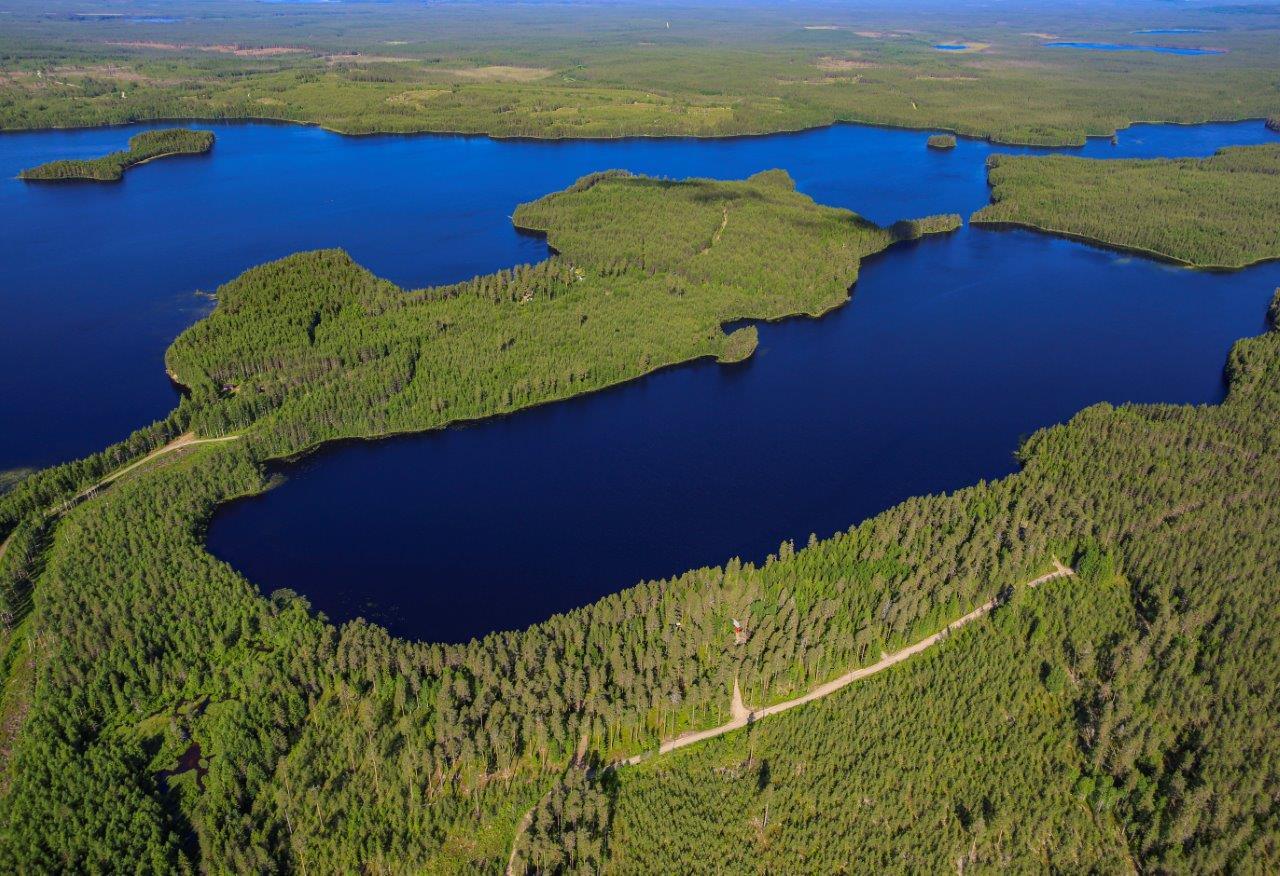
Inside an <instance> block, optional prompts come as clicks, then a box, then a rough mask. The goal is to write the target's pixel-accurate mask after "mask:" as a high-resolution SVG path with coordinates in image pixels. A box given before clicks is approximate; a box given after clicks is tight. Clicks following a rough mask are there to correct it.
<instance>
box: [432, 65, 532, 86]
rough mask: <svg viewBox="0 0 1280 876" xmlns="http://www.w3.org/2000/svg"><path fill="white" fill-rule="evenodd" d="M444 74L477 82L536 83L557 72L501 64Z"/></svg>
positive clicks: (451, 71) (449, 71)
mask: <svg viewBox="0 0 1280 876" xmlns="http://www.w3.org/2000/svg"><path fill="white" fill-rule="evenodd" d="M442 72H447V73H450V74H452V75H454V76H461V77H462V78H463V79H473V80H475V81H477V82H534V81H536V80H538V79H546V78H547V77H548V76H550V75H551V74H552V73H554V72H555V71H554V70H548V69H547V68H545V67H507V66H505V65H501V64H499V65H495V66H492V67H472V68H469V69H466V70H447V71H442Z"/></svg>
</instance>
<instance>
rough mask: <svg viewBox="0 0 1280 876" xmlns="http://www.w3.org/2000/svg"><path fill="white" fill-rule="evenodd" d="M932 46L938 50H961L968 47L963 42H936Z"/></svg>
mask: <svg viewBox="0 0 1280 876" xmlns="http://www.w3.org/2000/svg"><path fill="white" fill-rule="evenodd" d="M934 48H935V49H937V50H938V51H939V52H963V51H964V50H965V49H967V48H969V47H968V46H967V45H965V44H964V43H937V44H935V45H934Z"/></svg>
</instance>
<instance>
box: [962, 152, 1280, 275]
mask: <svg viewBox="0 0 1280 876" xmlns="http://www.w3.org/2000/svg"><path fill="white" fill-rule="evenodd" d="M988 176H989V179H990V183H991V204H990V205H989V206H986V207H983V208H982V209H981V210H979V211H978V212H976V213H974V214H973V217H972V220H971V221H972V222H973V223H975V224H978V225H990V226H1000V225H1013V226H1022V227H1027V228H1034V229H1037V230H1039V231H1046V232H1048V233H1051V234H1061V235H1064V236H1068V237H1075V238H1080V239H1084V240H1088V241H1093V242H1096V243H1101V244H1104V245H1106V246H1113V247H1118V248H1121V249H1132V250H1136V251H1139V252H1143V253H1147V254H1150V255H1156V256H1159V257H1162V258H1166V259H1170V260H1173V261H1178V262H1182V263H1183V264H1187V265H1194V266H1197V267H1207V268H1215V267H1216V268H1240V267H1244V266H1246V265H1250V264H1253V263H1255V262H1260V261H1266V260H1269V259H1275V258H1280V144H1277V145H1266V146H1248V147H1238V148H1232V149H1223V150H1221V151H1219V152H1218V153H1217V154H1215V155H1213V156H1211V157H1209V158H1203V159H1194V158H1179V159H1156V160H1150V161H1146V160H1139V161H1102V160H1094V159H1087V158H1071V157H1067V156H1061V155H1049V156H1036V157H1030V156H1016V157H1015V156H1008V155H994V156H992V157H991V158H990V159H989V161H988Z"/></svg>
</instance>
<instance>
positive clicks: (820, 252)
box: [168, 171, 959, 454]
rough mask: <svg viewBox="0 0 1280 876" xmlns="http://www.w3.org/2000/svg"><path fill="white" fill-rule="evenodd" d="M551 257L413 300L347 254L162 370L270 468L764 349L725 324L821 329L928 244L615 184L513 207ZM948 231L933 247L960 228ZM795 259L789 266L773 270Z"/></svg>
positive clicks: (685, 186) (212, 329) (208, 418)
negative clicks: (906, 246) (899, 260)
mask: <svg viewBox="0 0 1280 876" xmlns="http://www.w3.org/2000/svg"><path fill="white" fill-rule="evenodd" d="M515 220H516V222H517V223H518V224H520V225H522V226H524V227H529V228H536V229H538V230H541V231H546V232H547V234H548V239H549V242H550V243H551V245H552V247H553V248H554V249H555V250H556V251H557V252H558V253H559V255H557V256H555V257H553V258H551V259H548V260H547V261H545V262H542V263H540V264H538V265H533V266H522V267H518V268H515V269H514V270H509V271H501V272H499V273H498V274H494V275H489V276H485V277H478V278H476V279H474V280H471V281H468V282H465V283H460V284H456V285H453V286H447V287H440V288H435V289H426V290H420V291H417V292H411V293H407V294H406V293H404V292H402V291H401V290H400V289H398V288H396V287H395V286H393V285H392V284H390V283H387V282H385V281H382V280H379V279H377V278H375V277H374V276H372V275H371V274H369V273H368V272H367V271H365V270H364V269H362V268H360V267H359V266H357V265H355V264H354V263H353V262H352V261H351V260H350V258H348V256H347V255H346V254H345V253H342V252H339V251H323V252H313V253H304V254H301V255H296V256H291V257H289V258H287V259H283V260H281V261H279V262H275V263H272V264H269V265H265V266H263V267H260V268H257V269H255V270H252V271H250V272H248V273H246V274H245V275H244V276H242V277H240V278H239V279H237V280H235V281H234V282H232V283H229V284H227V285H226V286H224V287H223V288H222V289H221V290H220V292H219V304H218V307H217V309H216V310H215V311H214V313H213V314H212V316H210V317H209V318H208V319H206V320H204V321H202V322H200V323H199V324H197V325H195V326H194V327H192V328H191V329H190V330H188V331H187V332H185V333H184V334H183V335H182V336H181V337H180V338H179V339H178V340H177V342H176V343H175V344H174V345H173V347H172V349H171V350H170V352H169V355H168V365H169V369H170V371H171V372H172V373H173V374H174V375H175V376H176V377H177V379H178V380H180V381H181V382H182V383H184V384H185V385H187V386H188V387H190V388H191V391H192V400H193V402H194V404H195V405H196V406H198V407H199V408H200V410H199V412H198V413H196V414H195V415H194V417H193V423H194V425H195V426H196V428H197V429H198V430H199V431H201V432H202V433H213V434H219V433H223V432H235V431H241V430H244V429H246V428H249V427H250V426H251V425H252V426H253V429H254V435H255V437H257V438H260V440H261V441H262V442H263V446H264V447H266V448H268V449H269V451H270V453H271V454H286V453H296V452H298V451H299V450H301V449H303V448H306V447H308V446H310V445H313V444H316V443H318V442H320V441H323V440H327V439H331V438H339V437H351V436H363V435H377V434H386V433H389V432H399V431H408V430H421V429H430V428H436V427H439V426H443V425H445V424H446V423H449V422H455V421H457V420H465V419H475V418H477V417H483V416H490V415H493V414H499V413H506V412H510V411H514V410H517V409H519V408H523V407H527V406H529V405H532V404H539V403H542V402H547V401H552V400H555V399H560V398H566V397H568V396H572V395H576V394H579V393H583V392H588V391H591V390H594V389H599V388H602V387H605V386H609V385H611V384H615V383H619V382H621V381H624V380H629V379H632V378H635V377H639V376H640V375H642V374H645V373H648V372H650V371H653V370H655V369H658V368H662V367H665V366H668V365H673V364H676V363H679V362H687V361H689V360H691V359H696V358H699V357H703V356H711V357H717V358H723V359H725V360H726V361H736V360H738V359H741V358H743V357H745V356H746V355H749V353H750V352H751V351H752V350H753V349H754V347H755V345H754V342H753V340H752V337H753V336H752V335H751V334H750V333H745V334H741V335H738V336H737V337H736V338H733V339H730V338H729V337H728V336H727V335H726V334H725V332H724V331H723V330H722V329H721V326H722V324H724V323H726V322H729V321H732V320H737V319H742V318H751V319H777V318H780V317H783V316H789V315H792V314H797V313H807V314H811V315H817V314H820V313H823V312H824V311H827V310H829V309H831V308H833V307H836V306H838V305H840V304H842V303H844V302H845V301H847V300H848V296H849V292H848V290H849V287H850V286H851V285H852V283H853V282H854V280H855V279H856V278H857V272H858V263H859V260H860V259H861V258H862V257H864V256H866V255H869V254H871V253H874V252H878V251H880V250H882V249H884V248H885V247H886V246H889V245H890V244H891V243H893V242H894V241H895V240H897V239H900V238H904V237H911V236H916V234H918V233H928V232H930V231H932V230H934V227H933V226H932V225H930V226H914V225H904V226H902V227H901V228H899V227H898V226H895V227H894V228H893V229H883V228H880V227H878V226H876V225H873V224H871V223H869V222H866V221H864V220H862V219H859V218H858V217H857V216H855V215H854V214H852V213H850V212H848V211H846V210H836V209H832V208H828V207H819V206H817V205H815V204H814V203H813V202H812V201H811V200H810V199H809V198H807V197H805V196H802V195H799V194H797V193H796V192H795V189H794V184H793V183H792V182H791V179H790V178H789V177H788V176H787V175H786V174H784V173H781V172H779V171H772V172H769V173H762V174H757V175H756V176H754V177H752V178H751V179H749V180H747V181H745V182H711V181H707V180H689V181H685V182H672V181H664V180H653V179H647V178H640V177H631V176H628V175H625V174H618V173H611V174H605V175H597V176H593V177H588V178H586V179H584V180H582V181H579V183H578V184H577V185H575V186H574V187H573V188H572V189H570V190H569V191H567V192H565V193H562V194H557V195H551V196H549V197H547V198H544V199H542V200H540V201H537V202H535V203H532V204H526V205H523V206H521V207H520V208H519V209H518V210H517V211H516V213H515ZM958 221H959V220H958V218H957V217H948V218H946V219H945V221H942V222H941V224H940V225H939V226H938V230H948V229H949V228H951V227H954V225H955V224H958ZM784 249H785V251H786V252H787V254H788V255H787V258H786V259H785V260H783V259H771V258H767V257H765V254H767V253H770V252H779V251H782V250H784Z"/></svg>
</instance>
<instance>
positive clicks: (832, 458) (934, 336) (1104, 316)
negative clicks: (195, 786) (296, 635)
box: [0, 122, 1280, 640]
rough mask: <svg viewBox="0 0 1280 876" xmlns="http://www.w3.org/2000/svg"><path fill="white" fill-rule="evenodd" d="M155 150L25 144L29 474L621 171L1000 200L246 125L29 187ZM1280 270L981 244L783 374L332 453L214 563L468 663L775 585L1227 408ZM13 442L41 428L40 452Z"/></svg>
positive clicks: (771, 360)
mask: <svg viewBox="0 0 1280 876" xmlns="http://www.w3.org/2000/svg"><path fill="white" fill-rule="evenodd" d="M148 127H158V126H155V125H152V126H132V127H127V128H115V129H96V130H89V131H66V132H39V133H25V134H4V135H0V177H3V178H2V179H0V227H2V228H3V234H0V259H3V261H4V264H5V265H6V270H5V272H4V274H3V277H2V278H0V421H2V422H3V423H4V424H5V426H6V428H4V429H0V468H7V467H10V466H15V465H20V464H35V465H43V464H47V463H49V462H52V461H56V460H58V459H62V458H67V457H70V456H73V455H76V454H81V453H86V452H91V451H93V450H95V449H98V448H99V447H101V446H103V445H105V444H107V443H108V442H110V441H112V440H117V439H118V438H120V437H123V436H124V435H125V434H127V433H128V432H129V430H131V429H132V428H135V427H136V426H138V425H140V424H142V423H145V422H149V421H150V420H152V419H155V418H156V417H160V416H163V415H164V414H165V412H167V411H168V410H169V408H170V407H171V406H172V405H173V403H174V402H175V400H176V396H175V394H174V391H173V389H172V388H171V387H170V386H169V385H168V383H167V381H166V379H165V377H164V374H163V370H162V356H163V351H164V348H165V347H166V346H167V344H168V343H169V342H170V341H171V340H172V338H173V336H174V335H175V334H176V333H177V332H178V331H180V330H181V329H182V328H183V327H184V326H186V325H188V324H189V323H190V322H192V321H193V320H195V319H197V318H199V317H200V316H201V315H202V314H204V313H206V312H207V311H208V309H209V307H210V306H211V305H210V302H209V301H208V300H207V299H205V298H202V297H199V296H196V295H195V294H193V293H194V291H195V290H197V289H205V290H212V289H213V288H215V287H216V286H217V285H218V284H219V283H221V282H224V281H226V280H228V279H231V278H232V277H234V276H235V275H236V274H238V273H239V272H240V271H242V270H244V269H245V268H248V267H251V266H253V265H255V264H258V263H261V262H263V261H266V260H269V259H272V258H277V257H279V256H283V255H286V254H288V253H290V252H294V251H297V250H300V249H306V248H314V247H319V246H344V247H346V248H347V249H348V250H349V251H350V252H351V253H352V255H353V256H354V257H355V258H356V259H357V260H358V261H360V262H361V263H362V264H364V265H366V266H367V267H369V268H370V269H371V270H373V271H374V272H376V273H378V274H380V275H382V276H386V277H388V278H389V279H391V280H393V281H395V282H397V283H400V284H402V285H411V286H420V285H425V284H434V283H442V282H449V281H453V280H458V279H461V278H465V277H468V276H471V275H474V274H476V273H483V272H488V271H493V270H496V269H498V268H502V267H506V266H510V265H512V264H517V263H520V262H531V261H537V260H540V259H542V258H545V257H546V255H547V248H546V245H545V243H544V242H543V241H542V240H540V239H538V238H536V237H530V236H528V235H521V234H517V233H516V232H515V231H514V230H513V229H512V227H511V224H510V219H509V218H508V217H509V215H510V213H511V211H512V209H513V207H514V206H515V205H516V204H517V203H519V202H521V201H525V200H529V199H532V198H535V197H538V196H540V195H542V194H545V193H547V192H549V191H554V190H557V189H560V188H563V187H564V186H566V185H568V184H569V183H571V182H572V181H573V180H575V179H576V178H578V177H579V176H581V175H582V174H584V173H587V172H590V171H594V170H600V169H603V168H610V167H623V168H628V169H630V170H633V171H636V172H640V173H648V174H655V175H666V176H671V177H687V176H711V177H717V178H741V177H745V176H747V175H749V174H751V173H754V172H756V171H759V170H763V169H766V168H771V167H781V168H784V169H786V170H788V171H789V172H790V173H791V174H792V176H793V177H794V178H795V179H796V180H797V183H798V185H799V188H800V190H801V191H803V192H805V193H806V194H809V195H811V196H813V197H814V198H815V199H817V200H818V201H819V202H821V203H825V204H832V205H836V206H843V207H849V208H851V209H854V210H856V211H858V212H860V213H862V214H863V215H865V216H867V217H869V218H871V219H873V220H875V221H877V222H890V221H893V220H895V219H898V218H902V217H909V216H922V215H926V214H930V213H937V212H959V213H963V214H966V215H967V214H968V213H969V212H971V211H972V210H974V209H976V208H978V207H980V206H981V205H982V204H984V203H986V201H987V199H988V189H987V185H986V175H985V168H984V162H985V160H986V158H987V156H989V155H990V154H992V153H993V152H1017V153H1042V152H1045V151H1049V150H1034V149H1016V148H1008V147H993V146H991V145H990V144H987V143H985V142H982V141H976V140H968V139H964V138H961V139H960V140H959V142H958V144H957V148H956V149H955V150H953V151H949V152H937V151H931V150H929V149H927V148H926V146H925V140H926V139H927V137H928V135H929V133H930V132H928V131H923V132H914V131H902V130H891V129H881V128H871V127H860V126H852V125H842V126H836V127H832V128H826V129H821V130H815V131H809V132H805V133H800V134H785V135H776V136H769V137H755V138H736V139H726V140H694V139H678V138H677V139H665V140H640V139H635V140H619V141H606V142H600V141H586V142H582V141H577V142H529V141H496V140H491V139H487V138H480V137H446V136H377V137H358V138H353V137H342V136H339V135H335V134H330V133H327V132H324V131H320V130H317V129H314V128H305V127H299V126H286V125H263V124H240V125H236V124H229V125H228V124H223V125H200V126H199V127H207V128H211V129H212V130H214V131H215V133H216V134H217V137H218V141H217V145H216V146H215V147H214V149H213V151H212V152H211V153H210V154H209V155H207V156H201V157H196V158H190V159H178V160H173V161H162V162H154V163H152V164H148V165H145V166H143V167H140V168H137V169H136V170H134V171H131V172H130V173H129V174H128V175H127V176H126V178H125V180H124V181H123V182H121V183H119V184H114V185H72V186H32V185H26V184H23V183H21V182H20V181H18V180H15V179H12V177H13V175H14V174H15V173H16V172H17V171H18V170H19V169H21V168H23V167H27V166H31V165H33V164H38V163H40V162H42V161H46V160H50V159H53V158H63V157H83V156H86V155H94V154H101V153H103V152H106V151H110V150H111V149H114V148H118V147H119V146H120V145H121V144H122V143H123V142H124V141H125V140H127V139H128V137H129V136H130V135H132V134H134V133H137V132H138V131H140V130H145V129H146V128H148ZM1277 140H1280V138H1277V137H1276V135H1274V134H1271V133H1270V132H1268V131H1267V130H1266V129H1265V127H1264V126H1263V125H1262V123H1261V122H1248V123H1237V124H1212V125H1202V126H1183V125H1169V126H1163V125H1139V126H1135V127H1133V128H1131V129H1129V130H1127V131H1123V132H1121V133H1120V135H1119V140H1118V143H1117V145H1114V146H1113V145H1111V144H1110V143H1109V141H1108V140H1103V139H1096V140H1091V141H1090V142H1089V144H1088V145H1087V146H1085V147H1084V148H1083V149H1080V150H1067V151H1071V152H1073V153H1074V154H1081V155H1088V156H1094V157H1117V158H1119V157H1154V156H1166V155H1167V156H1172V155H1208V154H1211V153H1212V152H1213V151H1215V150H1216V149H1217V148H1219V147H1221V146H1225V145H1233V144H1241V145H1243V144H1250V143H1260V142H1276V141H1277ZM1278 285H1280V265H1275V264H1272V265H1264V266H1260V267H1258V268H1254V269H1251V270H1249V271H1245V272H1241V273H1238V274H1203V273H1197V272H1194V271H1187V270H1182V269H1177V268H1171V267H1168V266H1165V265H1159V264H1155V263H1152V262H1148V261H1144V260H1141V259H1136V258H1130V257H1127V256H1118V255H1116V254H1114V253H1110V252H1105V251H1101V250H1097V249H1093V248H1090V247H1086V246H1082V245H1079V244H1075V243H1070V242H1066V241H1060V240H1054V239H1051V238H1047V237H1043V236H1039V235H1035V234H1031V233H1028V232H995V231H981V230H970V229H964V230H962V231H961V232H959V233H957V234H955V235H952V236H950V237H945V238H935V239H930V240H927V241H924V242H922V243H919V244H913V245H907V246H901V247H896V248H894V249H892V250H890V251H889V252H887V253H884V254H882V255H880V256H877V257H875V258H873V259H871V260H869V261H868V262H867V263H866V264H865V266H864V270H863V273H862V277H861V280H860V281H859V283H858V285H857V287H856V288H855V289H854V298H853V301H852V303H851V304H850V305H848V306H846V307H844V308H842V309H840V310H838V311H836V312H835V313H833V314H830V315H829V316H828V317H826V318H823V319H820V320H807V319H801V320H793V321H789V322H785V323H781V324H777V325H771V326H765V327H764V328H763V329H762V332H761V347H760V350H759V351H758V353H757V355H756V356H755V357H754V358H753V359H752V360H750V361H748V362H746V363H743V364H741V365H737V366H731V367H725V366H720V365H716V364H713V363H698V364H694V365H690V366H687V367H681V368H675V369H671V370H668V371H665V372H662V373H659V374H657V375H653V376H651V377H649V378H645V379H643V380H640V381H637V382H634V383H632V384H628V385H625V386H623V387H619V388H616V389H614V390H611V391H608V392H603V393H600V394H597V395H594V396H590V397H587V398H583V399H580V400H576V401H570V402H565V403H561V404H556V405H550V406H547V407H544V408H540V409H537V410H534V411H528V412H524V413H521V414H517V415H515V416H512V417H508V418H504V419H500V420H494V421H490V422H486V423H482V424H476V425H472V426H468V427H465V428H456V429H448V430H445V431H443V432H439V433H435V434H429V435H422V436H416V437H408V438H398V439H393V440H387V441H380V442H373V443H353V444H343V445H336V446H333V447H330V448H328V449H325V450H323V451H322V452H320V453H318V454H315V455H313V456H311V457H308V458H307V459H305V460H303V461H302V462H301V463H299V464H297V465H293V466H288V467H285V469H284V474H285V476H286V481H285V484H284V486H282V487H280V488H278V489H276V490H273V491H271V492H270V493H268V494H266V495H264V496H262V497H258V498H255V499H250V500H246V501H243V502H239V503H235V504H232V505H230V506H228V507H226V508H224V509H222V510H221V511H220V512H219V513H218V514H217V515H216V517H215V518H214V520H213V522H212V524H211V527H210V530H209V534H208V539H209V545H210V548H211V549H212V550H213V552H214V553H215V554H216V555H218V556H220V557H222V558H224V559H226V560H227V561H229V562H231V563H232V564H233V565H235V566H236V567H237V568H239V569H241V570H242V571H244V572H245V573H246V574H247V575H248V576H249V577H250V578H251V580H253V581H254V582H255V583H256V584H258V585H259V586H261V587H262V588H263V589H264V590H267V591H270V590H271V589H273V588H276V587H291V588H293V589H294V590H296V591H298V592H300V593H302V594H304V595H306V596H307V597H308V598H310V599H311V600H312V602H313V604H314V605H315V607H316V608H317V609H319V610H322V611H324V612H325V613H327V614H328V615H329V616H330V617H331V618H332V619H335V620H338V621H341V620H345V619H348V618H351V617H354V616H356V615H364V616H366V617H368V618H371V619H374V620H377V621H379V622H381V623H384V624H386V625H387V626H388V627H389V628H390V629H391V630H392V631H393V632H396V633H399V634H403V635H406V636H409V637H415V638H427V639H439V640H461V639H465V638H467V637H469V636H472V635H478V634H482V633H484V632H487V631H489V630H494V629H503V628H509V627H517V626H522V625H525V624H528V623H530V622H533V621H536V620H539V619H541V618H543V617H546V616H547V615H548V614H550V613H552V612H555V611H559V610H564V609H567V608H571V607H573V606H576V605H580V604H582V603H584V602H587V601H590V600H591V599H594V598H596V597H598V596H600V595H602V594H604V593H608V592H612V591H616V590H618V589H620V588H622V587H625V586H628V585H630V584H633V583H635V582H636V581H637V580H639V579H641V578H648V577H656V576H664V575H669V574H674V573H678V572H680V571H683V570H685V569H687V568H689V567H691V566H697V565H699V564H704V563H719V562H722V561H724V560H725V559H727V558H728V557H730V556H733V555H735V554H737V555H741V556H743V557H746V558H749V559H762V558H763V557H764V556H765V555H766V554H767V553H769V552H770V551H773V550H776V549H777V545H778V543H779V542H780V541H782V540H783V539H797V540H798V541H799V542H803V541H804V540H805V539H807V537H808V535H809V533H811V532H813V533H817V534H818V535H819V536H826V535H829V534H831V533H832V532H834V531H836V530H838V529H843V528H845V527H847V526H849V525H850V524H853V523H856V522H857V521H859V520H860V519H862V518H864V517H866V516H868V515H871V514H874V513H876V512H878V511H880V510H882V509H883V508H885V507H887V506H889V505H891V504H893V503H895V502H897V501H900V500H901V499H904V498H906V497H908V496H911V495H916V494H920V493H927V492H933V491H938V490H950V489H955V488H958V487H961V486H964V485H966V484H969V483H972V482H974V481H976V480H977V479H979V478H984V477H986V478H990V477H999V476H1001V475H1004V474H1007V473H1008V472H1010V471H1012V470H1013V469H1014V460H1013V452H1014V450H1015V449H1016V448H1017V445H1018V442H1019V440H1020V439H1021V438H1022V437H1024V436H1025V435H1027V434H1029V433H1030V432H1032V431H1034V430H1035V429H1036V428H1039V427H1041V426H1044V425H1048V424H1052V423H1056V422H1061V421H1063V420H1065V419H1067V418H1068V417H1070V416H1071V415H1072V414H1073V413H1074V412H1075V411H1077V410H1079V409H1080V408H1081V407H1084V406H1086V405H1088V404H1091V403H1093V402H1096V401H1099V400H1104V399H1105V400H1110V401H1114V402H1122V401H1126V400H1135V401H1169V402H1207V401H1214V400H1216V399H1218V398H1220V396H1221V393H1222V378H1221V375H1222V368H1223V364H1224V362H1225V358H1226V354H1227V350H1228V348H1229V346H1230V344H1231V342H1232V341H1234V340H1235V339H1237V338H1240V337H1243V336H1247V335H1251V334H1255V333H1257V332H1258V331H1260V330H1261V328H1262V324H1263V313H1264V311H1265V307H1266V302H1267V300H1268V299H1269V297H1270V294H1271V290H1272V289H1273V288H1275V287H1276V286H1278ZM10 424H14V425H13V426H12V427H11V426H10Z"/></svg>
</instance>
